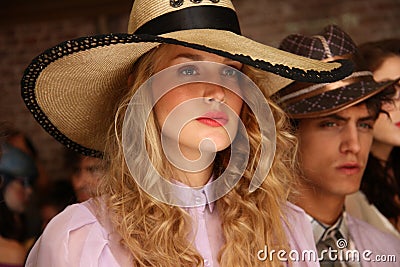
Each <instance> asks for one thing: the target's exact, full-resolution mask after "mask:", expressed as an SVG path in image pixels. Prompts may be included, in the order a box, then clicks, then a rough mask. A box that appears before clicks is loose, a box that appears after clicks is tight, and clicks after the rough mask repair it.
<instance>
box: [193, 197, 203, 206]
mask: <svg viewBox="0 0 400 267" xmlns="http://www.w3.org/2000/svg"><path fill="white" fill-rule="evenodd" d="M195 201H196V204H198V205H199V204H203V203H202V202H203V199H202V198H201V197H196V198H195Z"/></svg>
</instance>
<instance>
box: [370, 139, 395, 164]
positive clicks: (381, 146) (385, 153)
mask: <svg viewBox="0 0 400 267" xmlns="http://www.w3.org/2000/svg"><path fill="white" fill-rule="evenodd" d="M392 150H393V146H392V145H389V144H387V143H382V142H379V141H374V142H373V143H372V146H371V154H372V155H374V157H376V158H377V159H379V160H381V161H387V160H388V159H389V156H390V153H391V152H392Z"/></svg>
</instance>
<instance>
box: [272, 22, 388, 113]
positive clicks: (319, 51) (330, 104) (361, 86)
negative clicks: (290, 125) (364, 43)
mask: <svg viewBox="0 0 400 267" xmlns="http://www.w3.org/2000/svg"><path fill="white" fill-rule="evenodd" d="M279 48H280V49H282V50H285V51H288V52H291V53H294V54H297V55H301V56H305V57H309V58H313V59H319V60H323V61H332V60H334V59H339V58H342V59H344V58H348V59H353V60H354V63H355V71H354V72H353V73H352V74H351V75H350V76H348V77H346V78H345V79H343V80H340V81H337V82H333V83H329V84H312V83H307V82H293V83H292V84H290V85H288V86H286V87H285V88H283V89H281V90H280V91H278V92H277V93H276V94H275V97H276V98H277V99H278V102H280V103H281V104H282V105H283V107H284V109H285V110H286V111H287V112H288V114H289V115H290V117H292V118H294V119H302V118H316V117H322V116H328V115H331V114H333V113H336V112H339V111H340V110H343V109H346V108H348V107H350V106H353V105H356V104H357V103H360V102H362V101H364V100H365V99H367V98H369V97H371V96H373V95H376V94H378V93H380V92H381V91H383V90H384V89H386V88H388V87H389V86H391V85H392V84H394V83H395V81H388V82H380V83H378V82H375V80H374V79H373V75H372V73H371V72H370V71H368V70H367V69H366V68H365V66H363V65H364V64H363V60H362V59H360V58H359V56H358V55H357V47H356V44H355V43H354V41H353V40H352V39H351V37H350V36H349V35H348V34H347V33H345V32H344V31H343V30H342V29H340V28H339V27H338V26H336V25H328V26H327V27H325V28H324V29H323V31H322V32H321V33H320V34H318V35H315V36H304V35H301V34H291V35H289V36H287V37H286V38H285V39H283V40H282V42H281V44H280V46H279Z"/></svg>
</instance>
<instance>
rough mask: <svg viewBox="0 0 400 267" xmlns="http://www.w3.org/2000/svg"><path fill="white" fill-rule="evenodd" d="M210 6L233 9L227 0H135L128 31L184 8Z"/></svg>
mask: <svg viewBox="0 0 400 267" xmlns="http://www.w3.org/2000/svg"><path fill="white" fill-rule="evenodd" d="M200 6H203V7H204V6H211V7H224V8H228V9H231V10H233V11H234V10H235V8H234V7H233V5H232V2H231V1H228V0H166V1H160V0H157V1H154V0H135V1H134V3H133V6H132V10H131V14H130V17H129V23H128V33H135V32H136V30H137V29H139V28H140V27H141V26H143V25H144V24H146V23H147V22H149V21H151V20H154V19H156V18H159V17H161V16H163V15H166V14H168V13H171V12H175V11H179V10H182V9H185V8H191V7H200Z"/></svg>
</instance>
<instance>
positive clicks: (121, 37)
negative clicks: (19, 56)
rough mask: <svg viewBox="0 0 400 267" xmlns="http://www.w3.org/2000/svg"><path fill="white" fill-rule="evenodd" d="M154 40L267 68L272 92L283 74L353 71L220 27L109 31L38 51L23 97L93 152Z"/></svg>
mask: <svg viewBox="0 0 400 267" xmlns="http://www.w3.org/2000/svg"><path fill="white" fill-rule="evenodd" d="M161 43H170V44H177V45H184V46H188V47H192V48H195V49H199V50H202V51H206V52H211V53H215V54H218V55H221V56H225V57H228V58H231V59H234V60H238V61H241V62H243V63H244V64H248V65H251V66H254V67H257V68H261V69H263V70H266V71H270V72H272V73H274V74H271V73H266V78H267V79H269V80H270V81H273V82H271V94H272V93H273V92H275V91H277V90H278V89H280V88H282V87H283V86H285V85H287V84H288V83H289V82H290V80H288V79H287V78H289V79H293V80H300V81H308V82H331V81H336V80H339V79H342V78H344V77H345V76H347V75H348V74H349V73H350V72H351V71H352V65H351V64H350V65H347V63H346V62H343V65H341V64H339V63H324V62H320V61H316V60H311V59H308V58H304V57H300V56H296V55H293V54H289V53H287V52H284V51H281V50H278V49H275V48H272V47H268V46H265V45H262V44H260V43H257V42H254V41H252V40H250V39H247V38H245V37H243V36H239V35H236V34H233V33H231V32H227V31H221V30H188V31H180V32H174V33H168V34H165V35H163V36H162V37H159V36H158V37H157V36H148V35H141V36H137V35H130V34H111V35H101V36H93V37H85V38H79V39H76V40H71V41H67V42H64V43H61V44H59V45H57V46H55V47H53V48H51V49H49V50H47V51H45V52H44V53H42V54H41V55H39V56H38V57H37V58H35V59H34V60H33V61H32V63H31V64H30V65H29V66H28V68H27V69H26V71H25V74H24V77H23V79H22V83H21V85H22V97H23V99H24V101H25V104H26V105H27V107H28V109H29V110H30V111H31V113H32V114H33V115H34V117H35V119H36V120H37V121H38V122H39V123H40V125H41V126H42V127H43V128H44V129H45V130H46V131H47V132H49V133H50V134H51V135H52V136H53V137H54V138H55V139H57V140H58V141H59V142H61V143H62V144H64V145H65V146H67V147H69V148H71V149H73V150H75V151H77V152H80V153H83V154H85V155H90V156H99V155H101V153H102V151H103V149H104V143H105V138H106V133H107V131H108V128H109V127H110V126H111V125H112V123H113V121H114V116H115V112H116V106H115V105H116V103H118V102H119V100H120V97H121V94H122V90H123V89H124V88H126V84H127V78H128V76H129V73H130V72H131V70H132V66H133V64H134V62H135V61H136V60H137V59H138V58H139V57H140V56H142V55H143V54H145V53H146V52H148V51H149V50H151V49H152V48H154V47H156V46H158V45H159V44H161ZM279 76H283V77H286V78H282V77H279ZM277 77H279V78H277Z"/></svg>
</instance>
